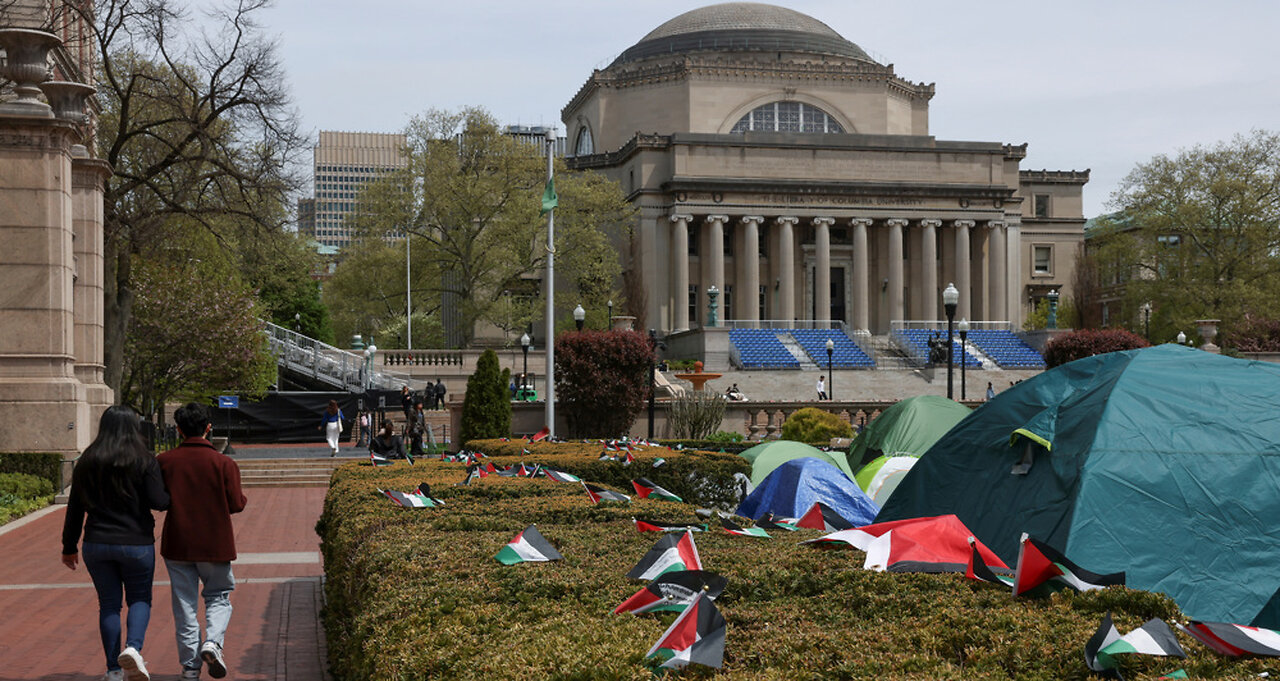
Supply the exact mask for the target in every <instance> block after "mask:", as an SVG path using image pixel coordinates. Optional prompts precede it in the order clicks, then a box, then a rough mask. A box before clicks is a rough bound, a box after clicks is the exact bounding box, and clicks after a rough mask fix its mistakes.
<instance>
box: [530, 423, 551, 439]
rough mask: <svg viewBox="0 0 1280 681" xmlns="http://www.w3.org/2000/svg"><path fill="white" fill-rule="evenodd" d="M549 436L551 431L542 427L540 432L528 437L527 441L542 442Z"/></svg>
mask: <svg viewBox="0 0 1280 681" xmlns="http://www.w3.org/2000/svg"><path fill="white" fill-rule="evenodd" d="M549 435H551V429H550V428H548V427H546V426H543V427H542V430H540V431H538V432H536V433H534V434H533V435H531V436H529V441H530V442H542V441H543V440H545V439H547V436H549Z"/></svg>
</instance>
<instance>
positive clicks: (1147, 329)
mask: <svg viewBox="0 0 1280 681" xmlns="http://www.w3.org/2000/svg"><path fill="white" fill-rule="evenodd" d="M1142 337H1143V338H1146V339H1147V342H1148V343H1149V342H1151V303H1149V302H1148V303H1143V304H1142Z"/></svg>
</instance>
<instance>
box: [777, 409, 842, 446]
mask: <svg viewBox="0 0 1280 681" xmlns="http://www.w3.org/2000/svg"><path fill="white" fill-rule="evenodd" d="M833 437H853V426H850V425H849V424H847V423H845V422H844V419H841V418H840V417H839V416H836V415H835V414H832V413H831V412H829V411H824V410H822V409H819V408H817V407H805V408H804V409H801V410H799V411H797V412H796V413H794V414H792V415H791V416H790V417H789V418H788V419H787V422H786V423H784V424H782V439H784V440H795V441H796V442H820V443H822V444H826V443H828V442H830V441H831V438H833Z"/></svg>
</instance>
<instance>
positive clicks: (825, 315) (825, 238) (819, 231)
mask: <svg viewBox="0 0 1280 681" xmlns="http://www.w3.org/2000/svg"><path fill="white" fill-rule="evenodd" d="M835 223H836V221H835V218H814V219H813V228H814V237H813V254H814V260H815V263H814V267H815V272H814V277H813V307H814V311H815V314H814V319H815V320H817V319H831V225H834V224H835Z"/></svg>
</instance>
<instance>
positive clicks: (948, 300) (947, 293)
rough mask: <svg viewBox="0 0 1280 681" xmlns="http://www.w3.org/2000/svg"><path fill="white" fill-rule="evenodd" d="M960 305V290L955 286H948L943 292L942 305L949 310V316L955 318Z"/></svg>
mask: <svg viewBox="0 0 1280 681" xmlns="http://www.w3.org/2000/svg"><path fill="white" fill-rule="evenodd" d="M959 303H960V290H959V289H957V288H956V285H955V284H947V288H945V289H943V291H942V305H943V306H944V307H945V308H947V310H948V312H947V316H948V317H950V316H954V315H955V313H956V305H958V304H959Z"/></svg>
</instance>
